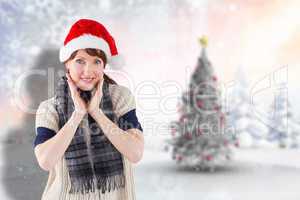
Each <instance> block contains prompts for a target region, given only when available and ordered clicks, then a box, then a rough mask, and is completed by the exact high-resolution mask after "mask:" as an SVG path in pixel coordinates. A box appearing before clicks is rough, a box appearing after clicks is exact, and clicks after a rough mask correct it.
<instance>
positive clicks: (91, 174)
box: [55, 76, 125, 194]
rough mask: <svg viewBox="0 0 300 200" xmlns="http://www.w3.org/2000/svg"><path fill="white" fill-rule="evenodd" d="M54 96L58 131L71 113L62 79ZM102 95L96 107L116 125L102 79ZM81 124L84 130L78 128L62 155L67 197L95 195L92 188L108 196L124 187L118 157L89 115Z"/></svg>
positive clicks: (83, 93) (83, 94)
mask: <svg viewBox="0 0 300 200" xmlns="http://www.w3.org/2000/svg"><path fill="white" fill-rule="evenodd" d="M94 90H95V88H94ZM78 91H79V92H80V96H81V97H82V99H84V101H85V102H88V101H89V100H90V98H91V96H92V94H91V93H92V92H91V91H83V90H81V89H79V88H78ZM55 92H56V93H55V101H56V103H55V105H56V110H57V112H58V115H59V129H61V128H62V127H63V126H64V124H65V123H66V122H67V121H68V119H69V118H70V116H71V115H72V112H73V111H74V103H73V100H72V97H71V94H70V89H69V86H68V83H67V79H66V76H62V77H61V78H60V79H59V81H58V84H57V87H56V90H55ZM102 93H103V96H102V99H101V103H100V105H99V107H100V109H102V111H103V113H104V114H105V115H106V116H107V117H108V118H109V119H110V120H111V121H113V122H114V123H116V122H117V121H116V120H117V117H116V115H115V114H114V112H113V111H112V101H111V97H110V94H109V83H108V82H107V81H106V80H105V79H104V82H103V87H102ZM82 122H83V124H87V125H86V126H85V127H86V128H84V127H82V126H81V125H79V126H78V128H77V129H76V132H75V135H74V137H73V139H72V141H71V143H70V144H69V146H68V148H67V150H66V152H65V154H64V157H65V159H66V163H67V167H68V171H69V176H70V181H71V188H70V190H69V193H71V194H73V193H75V192H76V193H77V192H81V193H82V194H83V193H89V192H95V188H97V189H99V190H100V189H101V192H102V193H105V192H106V191H107V190H108V192H110V191H111V190H115V189H117V188H120V187H125V176H124V170H123V161H122V155H121V154H120V152H119V151H118V150H117V149H116V148H115V147H114V146H113V144H112V143H111V142H110V141H109V140H108V138H107V137H106V136H105V134H104V133H103V131H102V129H101V127H100V126H99V125H98V124H97V122H95V120H94V119H93V118H92V117H91V116H90V115H89V114H86V115H85V117H84V118H83V121H82ZM66 134H68V133H66Z"/></svg>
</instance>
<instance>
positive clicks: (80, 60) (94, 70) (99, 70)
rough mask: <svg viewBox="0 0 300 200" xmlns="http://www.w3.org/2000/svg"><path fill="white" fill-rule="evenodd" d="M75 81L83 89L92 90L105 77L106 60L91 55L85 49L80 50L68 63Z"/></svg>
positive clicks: (67, 66)
mask: <svg viewBox="0 0 300 200" xmlns="http://www.w3.org/2000/svg"><path fill="white" fill-rule="evenodd" d="M66 68H67V70H69V71H70V76H71V78H72V80H73V81H74V83H75V84H76V85H77V87H79V88H80V89H82V90H92V89H93V88H94V87H95V86H96V83H97V82H98V81H100V80H102V79H103V70H104V62H103V60H102V59H101V58H99V57H97V56H90V55H89V54H88V53H87V52H86V51H85V50H83V49H80V50H78V52H77V54H76V56H75V57H74V58H73V59H72V60H69V61H68V62H67V63H66Z"/></svg>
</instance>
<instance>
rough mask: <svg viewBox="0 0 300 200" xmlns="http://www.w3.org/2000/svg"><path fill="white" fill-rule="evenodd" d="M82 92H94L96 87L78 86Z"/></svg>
mask: <svg viewBox="0 0 300 200" xmlns="http://www.w3.org/2000/svg"><path fill="white" fill-rule="evenodd" d="M78 87H79V88H80V89H81V90H83V91H89V90H92V89H93V88H94V85H90V86H87V85H84V86H83V85H80V86H78Z"/></svg>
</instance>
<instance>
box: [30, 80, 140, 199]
mask: <svg viewBox="0 0 300 200" xmlns="http://www.w3.org/2000/svg"><path fill="white" fill-rule="evenodd" d="M109 92H110V95H111V98H112V103H113V110H114V112H115V114H116V115H117V117H118V119H119V122H122V123H123V122H126V123H127V124H128V123H130V124H131V125H132V126H133V128H137V129H139V130H141V131H143V129H142V127H141V125H140V123H139V121H138V119H137V117H136V112H135V109H136V104H135V98H134V96H133V95H132V93H131V92H130V90H129V89H128V88H127V87H125V86H122V85H115V84H109ZM122 123H119V124H118V126H119V127H120V128H121V129H123V130H126V129H127V128H128V126H122ZM79 126H83V123H81V124H80V125H79ZM132 126H131V127H130V128H132ZM35 127H36V137H35V140H34V147H35V146H37V145H38V144H41V143H43V142H45V141H46V140H48V139H50V138H51V137H53V136H54V135H55V134H56V133H57V132H58V131H59V127H58V113H57V111H56V109H55V105H54V97H52V98H50V99H47V100H45V101H42V102H41V103H40V105H39V107H38V110H37V112H36V122H35ZM122 159H123V166H124V174H125V177H126V182H125V188H121V189H119V190H115V191H111V192H107V193H104V194H102V193H101V191H100V190H98V189H97V190H96V192H95V193H88V194H84V195H83V194H69V193H68V191H69V188H70V177H69V174H68V168H67V165H66V160H65V158H64V156H63V157H62V158H61V159H60V160H59V162H58V163H57V164H56V165H55V167H54V168H53V169H51V170H50V171H49V175H48V181H47V184H46V187H45V189H44V192H43V195H42V199H41V200H87V199H89V200H100V199H101V200H103V199H104V200H135V187H134V177H133V167H132V164H131V163H130V161H129V160H128V159H127V158H126V157H125V156H123V155H122Z"/></svg>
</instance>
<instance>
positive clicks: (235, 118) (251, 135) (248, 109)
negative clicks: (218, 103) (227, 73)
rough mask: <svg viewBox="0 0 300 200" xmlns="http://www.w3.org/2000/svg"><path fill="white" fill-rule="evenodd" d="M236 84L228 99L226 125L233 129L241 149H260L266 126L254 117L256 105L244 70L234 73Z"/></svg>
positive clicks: (239, 69)
mask: <svg viewBox="0 0 300 200" xmlns="http://www.w3.org/2000/svg"><path fill="white" fill-rule="evenodd" d="M236 80H237V81H236V84H235V87H234V90H233V94H232V95H231V97H232V99H230V104H231V105H230V109H229V112H228V114H227V123H228V124H230V126H232V127H234V130H235V135H236V137H237V139H238V141H239V145H240V146H241V147H260V146H264V145H266V136H267V133H268V128H267V126H266V125H265V124H264V123H263V122H262V121H261V120H260V119H259V117H257V116H256V115H255V112H254V108H255V107H256V103H255V102H254V101H251V96H250V95H249V94H250V91H249V90H250V88H249V86H248V82H247V79H246V77H245V73H244V68H243V66H240V67H239V68H238V70H237V72H236Z"/></svg>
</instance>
